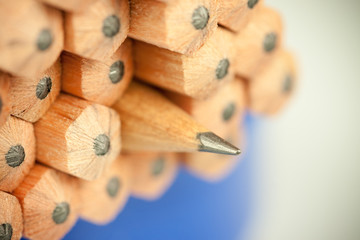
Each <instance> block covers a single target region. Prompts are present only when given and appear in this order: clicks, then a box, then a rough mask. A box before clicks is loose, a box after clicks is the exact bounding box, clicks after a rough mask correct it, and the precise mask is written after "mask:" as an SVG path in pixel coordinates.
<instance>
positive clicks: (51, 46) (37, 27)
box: [0, 0, 64, 77]
mask: <svg viewBox="0 0 360 240" xmlns="http://www.w3.org/2000/svg"><path fill="white" fill-rule="evenodd" d="M0 22H1V23H2V24H1V25H0V50H1V55H0V68H1V69H2V70H4V71H7V72H10V73H12V74H14V75H18V76H25V77H30V76H35V75H36V74H38V73H40V72H42V71H44V70H46V69H47V68H49V67H50V66H51V65H52V64H53V63H54V62H55V61H56V59H57V58H58V57H59V55H60V52H61V50H62V49H63V43H64V41H63V38H64V32H63V25H62V24H63V22H62V16H61V12H60V11H58V10H56V9H53V8H50V7H48V6H46V5H44V4H42V3H39V2H38V1H35V0H12V1H2V2H1V3H0Z"/></svg>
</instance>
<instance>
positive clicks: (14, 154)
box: [0, 117, 35, 192]
mask: <svg viewBox="0 0 360 240" xmlns="http://www.w3.org/2000/svg"><path fill="white" fill-rule="evenodd" d="M0 156H1V157H0V190H1V191H6V192H11V191H13V190H14V189H15V188H16V187H17V186H18V185H19V184H20V183H21V181H22V180H23V179H24V177H25V176H26V175H27V174H28V173H29V171H30V169H31V167H32V166H33V165H34V162H35V136H34V127H33V125H32V124H31V123H28V122H25V121H23V120H21V119H18V118H15V117H9V118H8V120H7V121H6V123H5V124H4V125H3V126H2V127H1V128H0Z"/></svg>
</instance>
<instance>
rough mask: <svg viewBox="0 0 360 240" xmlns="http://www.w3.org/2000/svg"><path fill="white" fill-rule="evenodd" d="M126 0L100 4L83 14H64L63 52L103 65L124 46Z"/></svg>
mask: <svg viewBox="0 0 360 240" xmlns="http://www.w3.org/2000/svg"><path fill="white" fill-rule="evenodd" d="M129 14H130V10H129V2H128V0H101V1H96V2H95V3H93V4H91V5H90V6H88V8H87V9H86V11H84V12H79V13H65V50H66V51H68V52H71V53H74V54H77V55H80V56H82V57H85V58H90V59H96V60H99V61H103V60H105V59H107V58H109V57H110V56H111V55H113V54H114V52H115V51H116V50H117V49H118V48H119V47H120V45H121V44H122V43H123V42H124V40H125V38H126V36H127V34H128V31H129Z"/></svg>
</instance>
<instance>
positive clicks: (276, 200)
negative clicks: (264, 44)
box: [66, 0, 360, 240]
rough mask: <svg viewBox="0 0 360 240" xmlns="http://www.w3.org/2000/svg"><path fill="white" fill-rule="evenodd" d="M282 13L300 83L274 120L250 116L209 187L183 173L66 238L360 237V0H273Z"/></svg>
mask: <svg viewBox="0 0 360 240" xmlns="http://www.w3.org/2000/svg"><path fill="white" fill-rule="evenodd" d="M266 3H267V4H268V5H270V6H272V7H274V8H275V9H277V10H278V11H280V12H281V13H282V15H283V20H284V23H285V27H286V31H285V42H286V45H287V47H289V48H290V49H292V50H293V51H294V52H295V53H296V54H297V60H298V65H299V73H300V76H299V80H300V83H299V86H298V89H297V92H296V94H295V95H294V97H293V99H292V100H291V102H290V103H289V105H288V106H287V107H286V108H285V109H284V110H283V111H282V112H281V113H280V114H279V115H277V116H275V117H271V118H268V117H266V118H265V117H262V116H251V115H249V116H247V119H246V127H247V149H246V152H245V154H244V157H243V160H242V162H241V163H240V164H238V165H237V167H236V169H234V171H233V173H232V174H231V175H229V176H228V177H227V178H226V179H224V180H223V181H221V182H219V183H215V184H208V183H205V182H202V181H201V180H199V179H196V178H194V177H192V176H190V175H188V173H186V172H185V171H183V170H181V171H180V173H179V175H178V177H177V179H176V181H175V183H174V185H173V186H172V187H171V189H170V190H169V191H168V192H167V193H166V194H165V195H164V196H163V197H162V198H161V199H160V200H157V201H155V202H146V201H143V200H138V199H135V198H131V199H130V201H129V202H128V204H127V206H126V207H125V209H124V211H123V212H122V213H120V215H119V216H118V218H117V219H116V220H115V221H114V222H112V223H111V224H109V225H107V226H100V227H99V226H95V225H92V224H89V223H86V222H84V221H79V222H78V224H77V225H76V227H75V228H74V229H73V230H72V231H71V232H70V233H69V234H68V235H67V236H66V239H79V238H87V239H100V238H101V239H230V240H231V239H246V240H248V239H249V240H282V239H286V240H287V239H291V240H297V239H299V240H300V239H301V240H332V239H334V240H335V239H336V240H338V239H344V240H358V239H360V227H359V226H360V107H359V106H358V104H359V103H360V1H358V0H343V1H338V0H327V1H313V0H312V1H311V0H296V1H288V0H266Z"/></svg>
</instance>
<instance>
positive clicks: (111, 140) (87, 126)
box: [35, 94, 121, 180]
mask: <svg viewBox="0 0 360 240" xmlns="http://www.w3.org/2000/svg"><path fill="white" fill-rule="evenodd" d="M35 136H36V141H37V144H36V150H37V151H36V152H37V154H36V158H37V160H38V161H39V162H41V163H43V164H46V165H48V166H51V167H53V168H55V169H58V170H60V171H63V172H65V173H68V174H71V175H74V176H76V177H79V178H82V179H86V180H94V179H96V178H98V177H99V176H100V175H101V173H102V172H103V170H104V169H106V168H107V167H108V166H109V164H110V163H111V162H112V161H113V160H115V159H116V157H117V155H118V154H119V151H120V148H121V141H120V118H119V116H118V114H117V113H116V112H115V111H113V110H112V109H110V108H107V107H105V106H102V105H98V104H93V103H90V102H88V101H85V100H82V99H79V98H76V97H72V96H70V95H66V94H60V95H59V97H58V98H57V100H56V101H55V102H54V104H53V105H52V106H51V108H50V109H49V110H48V111H47V113H46V114H45V115H44V116H43V117H42V118H41V119H40V120H39V121H38V122H36V123H35Z"/></svg>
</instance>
